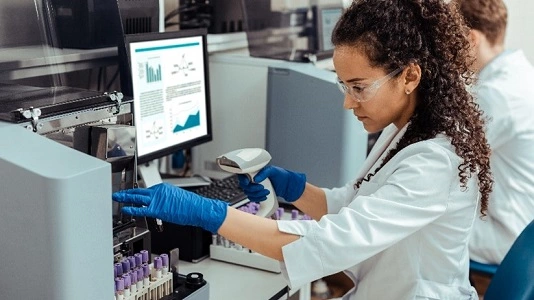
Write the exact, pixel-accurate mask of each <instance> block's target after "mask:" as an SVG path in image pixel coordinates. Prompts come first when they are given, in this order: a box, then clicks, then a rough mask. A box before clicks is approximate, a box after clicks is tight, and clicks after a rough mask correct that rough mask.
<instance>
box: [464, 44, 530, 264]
mask: <svg viewBox="0 0 534 300" xmlns="http://www.w3.org/2000/svg"><path fill="white" fill-rule="evenodd" d="M475 96H476V98H477V102H478V103H479V105H480V108H481V109H482V110H483V111H484V113H485V115H486V116H487V117H488V118H489V119H488V122H487V124H486V137H487V139H488V143H489V144H490V147H491V151H492V154H491V158H490V164H491V171H492V173H493V178H494V185H493V192H492V194H491V197H490V201H489V207H488V215H487V217H486V218H484V219H482V220H481V219H477V220H476V222H475V225H474V228H473V234H472V237H471V242H470V245H469V249H470V251H471V258H472V259H473V260H476V261H478V262H482V263H493V264H500V263H501V261H502V259H503V258H504V256H505V255H506V253H507V252H508V250H509V249H510V247H511V246H512V243H513V242H514V241H515V239H516V238H517V236H519V234H520V233H521V231H523V229H524V228H525V227H526V226H527V225H528V224H529V223H530V222H531V221H532V220H533V219H534V117H533V116H532V114H534V68H533V67H532V65H531V64H530V63H529V62H528V60H527V58H526V57H525V55H524V54H523V52H522V51H520V50H515V51H506V52H503V53H501V54H500V55H499V56H497V57H496V58H495V59H493V60H492V61H491V62H490V63H489V64H488V65H486V66H485V67H484V68H483V69H482V71H481V72H480V74H479V81H478V86H477V87H476V88H475Z"/></svg>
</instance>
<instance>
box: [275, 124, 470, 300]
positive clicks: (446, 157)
mask: <svg viewBox="0 0 534 300" xmlns="http://www.w3.org/2000/svg"><path fill="white" fill-rule="evenodd" d="M405 130H406V127H405V128H403V129H402V130H400V131H399V130H397V128H396V127H395V126H393V125H390V126H389V127H387V128H386V129H384V131H383V133H382V135H381V136H380V138H379V139H378V141H377V143H376V144H375V146H374V147H373V149H372V151H371V153H370V154H369V157H368V158H367V160H366V161H365V163H364V165H363V167H362V169H361V171H360V174H359V176H364V175H365V174H367V173H368V171H369V170H372V171H374V170H375V169H376V167H378V166H379V164H380V162H381V161H382V160H383V158H384V156H385V155H386V154H387V152H388V150H389V149H390V148H391V147H393V146H394V145H396V144H397V142H398V140H399V139H400V137H401V136H402V135H403V134H404V132H405ZM459 163H460V158H459V157H458V156H457V155H456V154H455V152H454V150H453V147H452V146H451V144H450V142H449V140H448V139H447V138H445V137H444V136H439V137H437V138H434V139H432V140H427V141H422V142H418V143H415V144H412V145H410V146H408V147H406V148H405V149H403V150H402V151H400V152H399V153H397V155H395V156H394V157H393V158H392V160H390V161H389V162H388V163H387V164H386V165H385V166H384V167H383V168H382V169H381V170H380V171H379V172H378V173H376V174H375V176H373V177H372V178H371V180H370V181H369V182H363V184H362V185H361V186H360V188H359V189H358V190H355V189H354V187H353V184H354V181H353V182H349V183H348V184H347V185H346V186H344V187H342V188H336V189H331V190H330V189H325V192H326V197H327V205H328V214H327V215H325V216H323V217H322V218H321V220H319V221H318V222H316V221H278V229H279V230H280V231H282V232H287V233H291V234H296V235H300V236H301V238H300V239H298V240H296V241H294V242H292V243H290V244H288V245H286V246H284V247H283V248H282V252H283V256H284V261H285V263H281V265H282V273H283V274H284V275H285V277H286V279H287V281H288V284H289V286H290V287H292V288H297V287H299V286H301V285H303V284H305V283H307V282H311V281H313V280H316V279H318V278H321V277H324V276H326V275H329V274H333V273H337V272H339V271H342V270H345V273H346V274H347V275H348V276H349V277H350V278H351V279H352V280H353V281H354V282H355V288H353V289H352V290H351V291H349V292H348V293H347V294H346V295H345V296H344V297H343V299H353V300H354V299H365V300H368V299H373V300H374V299H388V300H389V299H403V300H404V299H451V300H459V299H478V296H477V295H476V291H475V290H474V289H473V288H472V287H471V285H470V283H469V279H468V268H469V267H468V265H469V255H468V241H469V233H470V231H471V228H472V225H473V221H474V219H475V216H476V207H477V202H478V198H479V191H478V187H477V179H476V178H477V177H476V176H472V177H471V179H469V181H468V183H467V190H465V189H462V188H461V187H460V184H459V177H458V165H459Z"/></svg>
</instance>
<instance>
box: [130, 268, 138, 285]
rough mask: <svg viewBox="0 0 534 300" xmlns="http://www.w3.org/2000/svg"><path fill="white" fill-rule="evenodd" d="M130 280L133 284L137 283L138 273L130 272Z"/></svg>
mask: <svg viewBox="0 0 534 300" xmlns="http://www.w3.org/2000/svg"><path fill="white" fill-rule="evenodd" d="M130 278H131V279H132V284H134V283H136V282H137V272H136V271H135V270H132V272H130Z"/></svg>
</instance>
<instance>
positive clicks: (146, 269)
mask: <svg viewBox="0 0 534 300" xmlns="http://www.w3.org/2000/svg"><path fill="white" fill-rule="evenodd" d="M142 267H143V286H144V287H148V285H149V284H150V267H149V266H148V264H143V266H142Z"/></svg>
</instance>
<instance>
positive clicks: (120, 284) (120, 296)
mask: <svg viewBox="0 0 534 300" xmlns="http://www.w3.org/2000/svg"><path fill="white" fill-rule="evenodd" d="M115 288H116V290H117V291H116V292H115V296H117V300H124V279H122V277H117V278H115Z"/></svg>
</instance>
